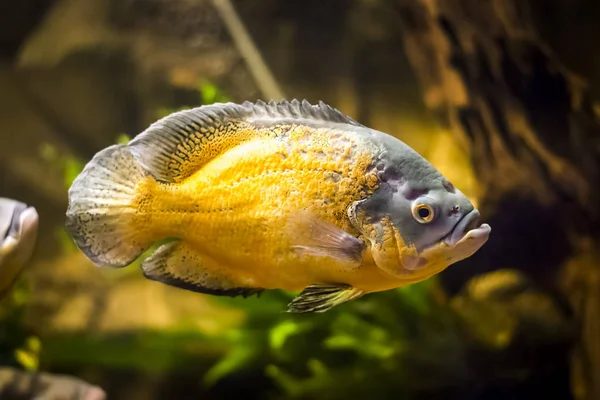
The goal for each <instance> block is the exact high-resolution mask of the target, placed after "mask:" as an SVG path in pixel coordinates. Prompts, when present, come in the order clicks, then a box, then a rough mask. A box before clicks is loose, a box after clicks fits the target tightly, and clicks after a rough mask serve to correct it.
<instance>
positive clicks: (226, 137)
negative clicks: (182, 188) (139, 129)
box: [167, 121, 276, 182]
mask: <svg viewBox="0 0 600 400" xmlns="http://www.w3.org/2000/svg"><path fill="white" fill-rule="evenodd" d="M190 128H196V129H197V130H196V131H195V132H193V133H191V134H189V135H187V137H186V139H185V140H184V141H182V142H181V144H179V146H178V147H177V150H176V151H175V152H174V154H173V155H172V156H171V159H170V161H169V163H168V164H167V167H168V170H169V176H170V177H171V179H172V180H173V181H174V182H183V181H184V180H185V179H186V178H187V177H189V176H190V175H192V174H194V173H195V172H197V171H198V169H200V168H201V167H203V166H204V165H205V164H206V163H207V162H209V161H211V160H213V159H215V158H216V157H219V156H220V155H221V154H223V153H224V152H225V151H227V150H229V149H231V148H233V147H235V146H237V145H239V144H241V143H244V142H247V141H249V140H251V139H253V138H255V137H257V136H262V137H274V136H275V135H276V132H275V131H272V130H264V131H262V132H257V131H256V130H255V129H254V128H253V127H252V125H251V124H249V123H248V122H240V121H236V122H235V123H223V124H217V123H215V124H214V125H211V124H208V125H206V126H200V125H196V124H192V125H190Z"/></svg>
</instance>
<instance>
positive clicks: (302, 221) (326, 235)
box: [288, 211, 365, 266]
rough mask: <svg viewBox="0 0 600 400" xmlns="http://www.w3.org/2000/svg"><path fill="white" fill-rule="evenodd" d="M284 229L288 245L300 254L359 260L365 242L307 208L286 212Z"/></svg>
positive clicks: (358, 261) (358, 262) (345, 260)
mask: <svg viewBox="0 0 600 400" xmlns="http://www.w3.org/2000/svg"><path fill="white" fill-rule="evenodd" d="M288 231H289V234H290V237H291V240H292V243H293V246H292V247H293V248H294V249H295V250H296V251H298V252H299V253H301V254H306V255H313V256H323V257H333V258H336V259H338V260H340V261H344V262H352V263H355V264H360V261H361V258H362V252H363V250H364V249H365V243H364V242H363V241H362V240H360V239H358V238H356V237H354V236H352V235H350V234H349V233H348V232H346V231H344V230H342V229H340V228H338V227H337V226H335V225H333V224H330V223H329V222H325V221H323V220H322V219H320V218H318V217H316V216H315V215H314V214H312V213H310V212H308V211H297V212H295V213H292V214H290V216H289V219H288ZM357 266H358V265H357Z"/></svg>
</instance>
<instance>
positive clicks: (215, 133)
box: [129, 99, 362, 182]
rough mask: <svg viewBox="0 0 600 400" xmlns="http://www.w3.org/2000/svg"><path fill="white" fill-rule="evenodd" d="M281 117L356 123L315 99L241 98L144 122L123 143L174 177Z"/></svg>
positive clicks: (168, 178) (153, 169)
mask: <svg viewBox="0 0 600 400" xmlns="http://www.w3.org/2000/svg"><path fill="white" fill-rule="evenodd" d="M285 120H288V121H291V122H294V123H302V122H304V123H313V124H315V123H316V124H321V125H322V124H332V123H333V124H347V125H348V124H349V125H355V126H362V125H360V124H359V123H358V122H356V121H354V120H352V119H351V118H350V117H348V116H346V115H344V114H342V113H341V112H340V111H338V110H337V109H335V108H333V107H331V106H329V105H327V104H325V103H323V102H319V103H318V104H316V105H311V104H310V103H308V102H307V101H306V100H304V101H298V100H295V99H294V100H292V101H279V102H275V101H271V102H269V103H265V102H264V101H260V100H259V101H257V102H255V103H252V102H249V101H246V102H244V103H242V104H235V103H215V104H211V105H204V106H201V107H196V108H192V109H189V110H183V111H178V112H175V113H172V114H170V115H168V116H166V117H164V118H162V119H160V120H158V121H156V122H154V123H153V124H152V125H150V126H149V127H148V128H147V129H146V130H145V131H144V132H142V133H140V134H139V135H137V136H136V137H135V138H134V139H133V140H131V142H130V143H129V146H130V148H131V152H132V154H133V155H134V157H135V158H136V160H137V161H138V162H139V163H140V164H141V165H142V166H143V167H144V169H146V170H147V171H148V172H150V173H151V174H152V176H153V177H154V178H155V179H157V180H159V181H163V182H180V181H182V180H183V179H185V178H186V177H188V176H190V175H192V174H193V173H194V172H196V171H197V170H199V169H200V168H202V166H203V165H205V164H206V163H207V162H209V161H210V160H211V159H213V158H215V157H216V156H218V155H219V154H222V153H223V152H225V151H227V150H229V149H231V148H233V147H235V146H237V145H239V144H241V143H243V142H245V141H248V140H251V139H253V138H257V137H260V136H261V135H270V134H272V135H275V133H269V132H268V131H265V130H263V131H262V133H261V132H259V130H258V129H256V128H257V127H259V126H260V127H265V126H269V125H273V124H277V123H281V122H283V121H285Z"/></svg>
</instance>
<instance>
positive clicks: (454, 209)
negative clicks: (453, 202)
mask: <svg viewBox="0 0 600 400" xmlns="http://www.w3.org/2000/svg"><path fill="white" fill-rule="evenodd" d="M459 212H460V206H454V207H452V208H451V209H450V212H449V213H448V215H452V214H458V213H459Z"/></svg>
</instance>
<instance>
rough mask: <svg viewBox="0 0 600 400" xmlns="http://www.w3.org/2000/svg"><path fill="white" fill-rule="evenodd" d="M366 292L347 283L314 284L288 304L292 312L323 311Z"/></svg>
mask: <svg viewBox="0 0 600 400" xmlns="http://www.w3.org/2000/svg"><path fill="white" fill-rule="evenodd" d="M363 294H364V292H363V291H362V290H360V289H356V288H355V287H352V286H350V285H346V284H337V285H335V284H329V285H328V284H314V285H310V286H307V287H306V288H305V289H304V290H303V291H302V293H300V294H299V295H298V296H296V297H295V298H294V299H293V300H292V302H291V303H290V304H288V310H287V311H288V312H291V313H313V312H317V313H322V312H325V311H328V310H330V309H331V308H333V307H335V306H337V305H340V304H342V303H345V302H347V301H350V300H353V299H356V298H358V297H361V296H362V295H363Z"/></svg>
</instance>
